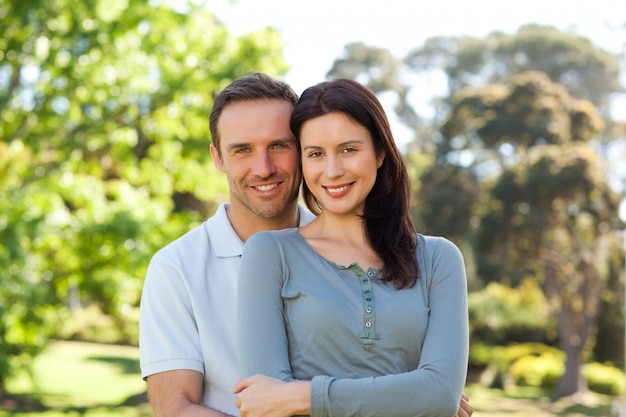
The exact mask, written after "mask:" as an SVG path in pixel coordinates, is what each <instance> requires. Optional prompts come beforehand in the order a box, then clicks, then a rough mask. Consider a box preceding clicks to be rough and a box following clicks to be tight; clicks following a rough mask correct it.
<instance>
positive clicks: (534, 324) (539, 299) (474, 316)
mask: <svg viewBox="0 0 626 417" xmlns="http://www.w3.org/2000/svg"><path fill="white" fill-rule="evenodd" d="M468 304H469V317H470V334H471V337H472V340H471V342H472V344H475V343H478V342H483V343H485V344H487V345H506V344H507V343H511V342H540V343H546V344H551V343H555V342H556V340H557V332H556V326H555V322H554V318H553V315H552V314H551V312H550V309H549V307H548V303H547V302H546V299H545V297H544V295H543V293H542V291H541V289H540V288H539V285H538V284H537V282H536V280H534V279H532V278H527V279H525V280H524V281H522V283H521V284H520V285H519V286H518V287H517V288H511V287H509V286H507V285H502V284H499V283H495V282H492V283H490V284H489V285H488V286H487V287H485V288H484V289H483V290H481V291H476V292H472V293H470V294H469V299H468Z"/></svg>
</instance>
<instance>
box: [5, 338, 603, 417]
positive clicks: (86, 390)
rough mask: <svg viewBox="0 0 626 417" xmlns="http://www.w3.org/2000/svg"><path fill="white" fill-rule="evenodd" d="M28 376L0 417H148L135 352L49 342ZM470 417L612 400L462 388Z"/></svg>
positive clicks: (569, 411) (13, 385) (13, 386)
mask: <svg viewBox="0 0 626 417" xmlns="http://www.w3.org/2000/svg"><path fill="white" fill-rule="evenodd" d="M34 374H35V383H33V382H32V381H31V380H30V378H29V377H28V376H27V375H20V376H19V377H17V378H13V379H11V380H9V383H8V389H9V392H10V393H11V396H7V397H6V398H0V417H8V416H19V417H34V416H38V417H58V416H87V417H114V416H115V417H148V416H150V415H151V414H150V407H149V405H148V403H147V401H146V395H145V383H144V382H143V381H142V380H141V378H140V376H139V352H138V349H137V348H136V347H130V346H117V345H107V344H97V343H83V342H66V341H57V342H54V343H53V344H52V345H51V346H50V348H49V349H48V350H47V351H46V352H45V353H44V354H43V355H41V356H40V357H39V358H37V360H36V361H35V364H34ZM466 392H467V393H468V394H469V396H470V399H471V403H472V405H473V406H474V408H475V412H474V417H526V416H529V417H548V416H562V417H581V416H598V417H599V416H603V417H610V416H612V414H611V402H612V400H613V399H612V398H611V397H608V396H601V395H590V396H588V397H586V398H585V399H584V401H582V402H581V403H575V402H574V401H572V400H571V399H570V398H565V399H560V400H554V399H551V398H550V397H549V396H548V395H546V394H545V393H542V392H541V391H538V390H534V389H521V388H516V389H514V390H508V391H506V392H504V391H502V390H496V389H488V388H484V387H482V386H480V385H477V384H473V385H469V386H467V387H466Z"/></svg>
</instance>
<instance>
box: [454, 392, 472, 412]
mask: <svg viewBox="0 0 626 417" xmlns="http://www.w3.org/2000/svg"><path fill="white" fill-rule="evenodd" d="M472 414H474V407H472V405H471V404H470V403H469V397H468V396H467V394H465V393H463V395H461V402H460V403H459V411H457V412H456V416H455V417H472Z"/></svg>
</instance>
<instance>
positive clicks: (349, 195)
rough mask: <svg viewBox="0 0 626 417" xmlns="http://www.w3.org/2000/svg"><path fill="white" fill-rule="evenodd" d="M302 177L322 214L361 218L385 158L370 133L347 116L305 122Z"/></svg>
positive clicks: (339, 115) (326, 116) (302, 140)
mask: <svg viewBox="0 0 626 417" xmlns="http://www.w3.org/2000/svg"><path fill="white" fill-rule="evenodd" d="M300 145H301V148H302V173H303V175H304V180H305V181H306V183H307V186H308V187H309V189H310V190H311V192H312V193H313V195H314V196H315V198H316V199H317V200H318V202H319V203H320V205H321V206H322V208H323V210H322V211H323V212H324V213H334V214H338V215H345V214H349V215H353V214H354V213H357V214H362V213H363V206H364V204H365V198H366V197H367V195H368V194H369V192H370V190H371V189H372V187H373V186H374V182H375V181H376V174H377V170H378V168H379V167H380V165H381V164H382V162H383V159H384V155H382V154H381V155H379V156H377V155H376V150H375V149H374V143H373V141H372V137H371V135H370V133H369V131H368V130H367V129H366V128H365V127H363V126H362V125H360V124H358V123H356V122H355V121H354V120H352V119H351V118H349V117H348V116H347V115H346V114H344V113H340V112H334V113H329V114H326V115H324V116H320V117H316V118H314V119H311V120H308V121H306V122H305V123H304V124H303V125H302V129H301V131H300Z"/></svg>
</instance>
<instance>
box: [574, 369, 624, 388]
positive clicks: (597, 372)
mask: <svg viewBox="0 0 626 417" xmlns="http://www.w3.org/2000/svg"><path fill="white" fill-rule="evenodd" d="M583 375H584V376H585V379H586V380H587V385H588V386H589V389H590V390H591V391H594V392H597V393H600V394H607V395H623V393H624V372H623V371H622V370H621V369H618V368H615V367H613V366H610V365H603V364H601V363H597V362H594V363H588V364H586V365H585V366H584V367H583Z"/></svg>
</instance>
